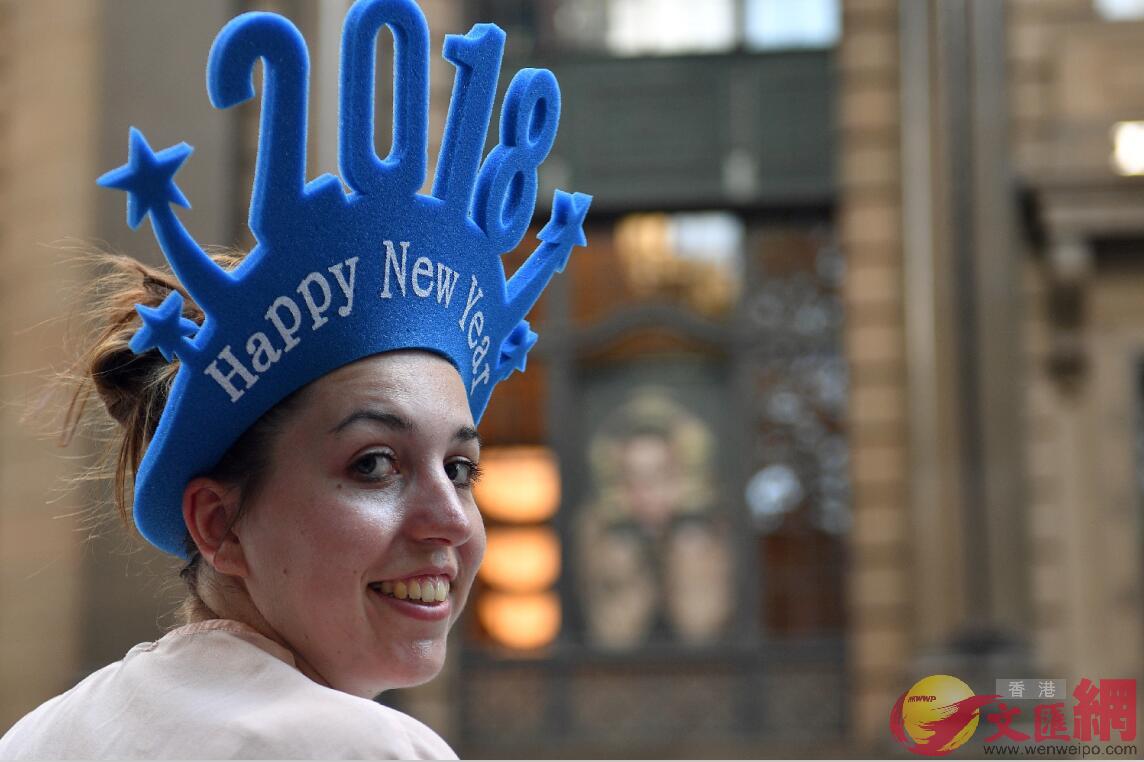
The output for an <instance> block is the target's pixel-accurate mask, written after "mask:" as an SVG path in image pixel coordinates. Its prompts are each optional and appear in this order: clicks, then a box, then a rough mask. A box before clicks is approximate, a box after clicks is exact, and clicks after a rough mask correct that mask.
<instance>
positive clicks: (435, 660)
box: [332, 643, 445, 698]
mask: <svg viewBox="0 0 1144 762" xmlns="http://www.w3.org/2000/svg"><path fill="white" fill-rule="evenodd" d="M444 664H445V645H444V643H440V644H438V643H425V644H423V645H422V646H415V647H413V648H411V649H410V650H409V651H407V652H406V653H402V654H400V655H395V656H393V657H391V658H390V659H388V660H386V662H385V663H383V664H379V665H377V669H374V670H370V673H371V674H368V675H367V674H365V673H364V672H363V671H362V670H361V669H360V665H359V666H358V669H355V670H353V671H351V672H349V673H348V674H345V675H344V676H343V679H342V680H335V682H334V685H333V686H332V687H334V688H337V689H338V690H341V691H345V692H346V693H352V694H354V695H355V696H361V697H363V698H374V697H376V696H377V695H378V694H381V693H384V692H385V691H388V690H393V689H395V688H414V687H416V686H418V685H424V684H425V683H427V682H429V681H430V680H432V679H433V678H435V677H436V676H437V675H438V674H440V672H441V668H442V667H443V666H444Z"/></svg>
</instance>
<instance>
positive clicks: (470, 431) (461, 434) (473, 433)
mask: <svg viewBox="0 0 1144 762" xmlns="http://www.w3.org/2000/svg"><path fill="white" fill-rule="evenodd" d="M358 421H375V422H377V423H380V424H381V425H382V426H385V427H387V428H390V429H394V430H395V431H401V432H404V433H410V432H413V431H416V430H417V426H416V425H415V424H414V423H413V421H410V420H409V419H408V418H402V417H401V416H400V415H397V414H396V413H387V412H384V411H381V410H357V411H355V412H353V413H350V414H349V415H348V416H346V418H345V420H343V421H342V422H341V423H339V424H338V425H337V426H335V427H334V428H332V429H330V431H329V433H330V434H337V433H338V432H339V431H341V430H342V429H344V428H346V427H347V426H350V425H352V424H354V423H357V422H358ZM474 440H475V441H476V443H477V446H478V447H480V444H481V436H480V434H478V433H477V430H476V429H475V428H473V427H472V426H462V427H461V428H459V429H457V433H456V434H454V435H453V441H455V442H472V441H474Z"/></svg>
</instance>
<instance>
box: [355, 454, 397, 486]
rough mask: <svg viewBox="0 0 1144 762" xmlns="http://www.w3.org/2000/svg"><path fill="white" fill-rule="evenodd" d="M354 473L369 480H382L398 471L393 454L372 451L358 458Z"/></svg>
mask: <svg viewBox="0 0 1144 762" xmlns="http://www.w3.org/2000/svg"><path fill="white" fill-rule="evenodd" d="M353 470H354V473H356V474H357V475H358V476H361V477H363V478H365V479H367V480H369V481H380V480H381V479H384V478H385V477H387V476H389V475H391V474H394V473H397V469H396V468H395V467H394V462H393V456H392V455H390V454H388V453H384V452H371V453H366V454H365V455H363V456H361V457H360V458H358V459H357V460H356V461H354V464H353Z"/></svg>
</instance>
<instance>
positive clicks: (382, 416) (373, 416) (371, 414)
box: [329, 410, 415, 434]
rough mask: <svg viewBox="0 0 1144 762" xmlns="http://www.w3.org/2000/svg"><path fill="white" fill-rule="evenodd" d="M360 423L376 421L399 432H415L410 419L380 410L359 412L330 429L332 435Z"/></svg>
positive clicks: (351, 414)
mask: <svg viewBox="0 0 1144 762" xmlns="http://www.w3.org/2000/svg"><path fill="white" fill-rule="evenodd" d="M358 421H376V422H377V423H380V424H381V425H382V426H386V427H388V428H391V429H395V430H397V431H403V432H410V431H413V430H414V428H415V426H414V425H413V422H412V421H410V420H409V419H408V418H402V417H401V416H400V415H397V414H396V413H386V412H383V411H380V410H357V411H355V412H353V413H350V414H349V415H348V416H346V418H345V420H343V421H342V422H341V423H339V424H338V425H337V426H335V427H334V428H332V429H330V431H329V433H330V434H337V433H338V432H339V431H341V430H342V429H344V428H346V427H347V426H349V425H351V424H354V423H357V422H358Z"/></svg>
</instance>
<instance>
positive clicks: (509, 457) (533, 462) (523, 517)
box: [474, 445, 560, 523]
mask: <svg viewBox="0 0 1144 762" xmlns="http://www.w3.org/2000/svg"><path fill="white" fill-rule="evenodd" d="M481 471H482V473H483V475H482V476H481V479H480V481H479V482H477V484H476V486H475V487H474V494H475V496H476V498H477V505H479V506H480V508H481V511H482V512H483V513H484V514H485V516H487V517H489V518H491V519H497V520H499V521H510V522H516V523H528V522H536V521H546V520H548V519H550V518H552V516H553V514H555V513H556V509H557V507H558V506H559V505H560V471H559V469H558V468H557V466H556V456H555V455H553V454H552V451H551V450H549V449H548V448H547V447H540V446H532V445H523V446H514V447H487V448H485V449H483V450H482V451H481Z"/></svg>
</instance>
